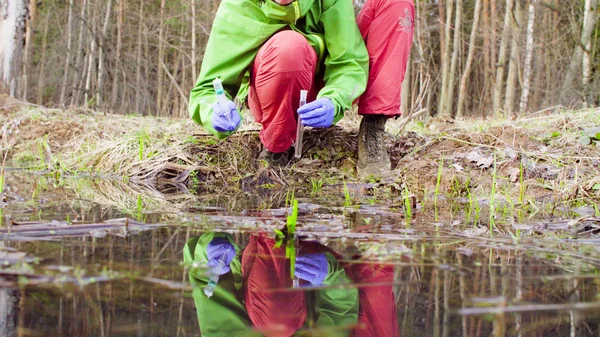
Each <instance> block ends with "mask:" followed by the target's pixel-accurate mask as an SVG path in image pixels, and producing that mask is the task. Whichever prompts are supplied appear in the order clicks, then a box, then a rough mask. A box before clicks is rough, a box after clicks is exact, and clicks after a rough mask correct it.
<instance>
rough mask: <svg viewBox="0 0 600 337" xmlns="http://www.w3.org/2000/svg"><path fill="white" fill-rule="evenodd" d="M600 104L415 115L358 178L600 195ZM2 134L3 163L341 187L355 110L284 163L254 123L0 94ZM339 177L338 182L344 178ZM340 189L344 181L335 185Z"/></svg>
mask: <svg viewBox="0 0 600 337" xmlns="http://www.w3.org/2000/svg"><path fill="white" fill-rule="evenodd" d="M598 112H599V111H598V110H585V111H559V110H549V111H545V112H542V113H539V114H536V115H532V116H529V117H527V118H523V119H520V120H516V121H487V120H469V121H460V122H456V123H453V124H449V123H445V122H437V121H435V120H430V121H428V122H416V123H412V124H411V125H410V126H409V128H408V130H407V131H405V132H403V133H402V134H399V135H398V134H394V132H395V131H394V129H395V124H394V122H391V123H388V131H390V132H389V133H388V135H387V139H386V144H387V146H388V149H389V151H390V154H391V159H392V165H393V167H394V171H392V172H391V173H390V175H388V176H386V177H383V178H382V179H372V180H371V181H368V182H366V184H364V185H360V187H358V189H359V190H360V191H359V192H360V193H357V194H358V195H361V196H362V197H363V198H364V199H368V198H378V199H384V200H392V201H393V200H399V201H401V200H402V199H406V198H412V199H417V200H422V199H428V198H430V199H433V198H437V197H438V196H443V197H444V198H450V199H453V200H459V201H460V200H462V201H463V202H472V201H471V200H472V199H473V198H478V199H482V198H483V199H488V200H489V201H490V202H492V203H493V202H496V201H498V200H500V201H502V202H504V203H510V204H513V205H526V204H528V203H535V202H538V201H540V200H544V201H545V202H551V203H554V204H555V206H560V205H561V204H562V203H567V205H568V206H582V205H594V204H596V203H597V202H598V201H600V178H599V177H598V176H599V175H598V165H599V164H600V154H599V152H600V151H599V149H600V147H599V146H598V141H597V140H596V139H595V138H594V137H591V138H589V137H588V138H589V142H588V143H587V144H586V142H585V140H582V139H583V138H584V136H585V135H586V132H588V133H589V130H590V128H592V127H595V126H598V125H600V117H599V115H600V114H599V113H598ZM0 122H1V124H2V130H1V131H2V132H1V134H0V144H2V152H3V155H6V158H7V164H6V165H7V166H8V167H20V168H26V169H29V170H34V171H41V172H46V173H52V174H54V175H59V176H60V175H78V174H82V173H85V174H90V175H109V176H112V177H115V178H116V179H117V180H122V181H123V182H124V183H135V184H137V185H143V186H149V187H150V188H151V189H152V190H156V191H158V192H162V193H168V192H169V191H180V192H181V191H183V192H185V193H188V192H189V193H200V194H201V193H203V192H205V191H214V190H215V189H218V190H220V191H223V190H225V191H230V192H239V191H249V190H252V191H255V190H256V189H259V190H260V189H263V190H273V189H277V188H285V189H288V188H289V187H294V188H296V189H299V190H305V191H308V192H311V193H319V192H320V191H321V190H322V189H323V188H324V187H325V188H331V187H333V188H334V189H335V188H336V186H337V188H338V189H339V190H347V188H348V184H353V183H361V184H362V183H365V182H359V181H358V180H357V178H356V174H355V168H354V167H355V162H356V147H357V141H356V133H357V118H356V116H349V117H348V118H347V120H346V121H345V122H344V123H343V126H341V127H340V126H337V127H334V128H331V129H328V130H326V131H324V130H309V131H308V132H307V134H306V136H305V145H304V156H303V158H302V159H301V160H298V161H293V162H292V163H290V165H289V166H287V167H285V168H279V167H268V166H267V165H266V164H265V163H264V162H259V161H257V160H255V158H256V157H257V155H258V152H259V150H260V142H259V139H258V129H257V125H254V124H248V125H245V126H244V127H243V128H242V130H241V131H240V132H238V133H237V134H236V135H234V136H232V137H229V138H228V139H226V140H224V141H218V140H216V139H215V138H213V137H212V136H210V135H207V134H206V133H204V132H203V130H202V129H201V128H200V127H198V126H196V125H194V124H193V123H192V122H191V121H189V120H178V119H167V118H152V117H139V116H117V115H105V114H99V113H94V112H84V111H61V110H55V109H46V108H40V107H32V106H28V105H24V104H22V103H19V102H15V101H10V100H7V99H6V98H4V99H0ZM344 186H345V187H344ZM342 192H343V191H342Z"/></svg>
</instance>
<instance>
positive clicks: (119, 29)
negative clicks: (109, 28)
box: [110, 0, 125, 109]
mask: <svg viewBox="0 0 600 337" xmlns="http://www.w3.org/2000/svg"><path fill="white" fill-rule="evenodd" d="M117 1H118V2H119V9H118V10H117V47H116V51H115V58H116V62H115V64H116V67H115V69H114V70H113V71H114V72H115V74H114V76H113V83H112V94H111V100H110V105H111V107H112V108H113V109H114V107H115V104H116V103H117V98H118V95H119V89H118V88H119V74H120V72H121V68H122V63H121V48H122V46H123V12H124V7H123V3H124V2H125V0H117Z"/></svg>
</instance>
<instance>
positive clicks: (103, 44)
mask: <svg viewBox="0 0 600 337" xmlns="http://www.w3.org/2000/svg"><path fill="white" fill-rule="evenodd" d="M111 11H112V0H108V4H107V5H106V16H105V17H104V25H103V26H102V36H100V49H99V55H98V85H97V86H96V99H97V101H98V107H102V105H103V99H102V95H103V94H104V93H103V89H104V88H103V87H104V54H105V48H106V41H107V40H106V34H108V25H109V23H110V13H111Z"/></svg>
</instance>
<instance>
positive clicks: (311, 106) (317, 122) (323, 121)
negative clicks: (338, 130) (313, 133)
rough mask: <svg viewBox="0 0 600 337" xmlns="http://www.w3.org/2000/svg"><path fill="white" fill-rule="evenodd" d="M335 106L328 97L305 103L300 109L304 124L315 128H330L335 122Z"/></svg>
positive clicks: (299, 113)
mask: <svg viewBox="0 0 600 337" xmlns="http://www.w3.org/2000/svg"><path fill="white" fill-rule="evenodd" d="M334 114H335V106H334V105H333V102H331V100H330V99H329V98H327V97H324V98H319V99H318V100H316V101H313V102H310V103H308V104H305V105H303V106H301V107H300V109H298V115H300V118H301V119H302V124H303V125H306V126H312V127H315V128H328V127H330V126H331V124H333V115H334Z"/></svg>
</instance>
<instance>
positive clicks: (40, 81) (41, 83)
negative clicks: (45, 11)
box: [36, 16, 50, 104]
mask: <svg viewBox="0 0 600 337" xmlns="http://www.w3.org/2000/svg"><path fill="white" fill-rule="evenodd" d="M44 21H45V23H44V36H43V38H42V55H41V56H40V69H39V73H38V83H37V84H38V88H37V89H38V90H37V100H36V102H37V104H42V103H43V102H42V101H43V99H44V88H45V86H46V85H45V83H44V80H45V78H46V77H45V75H44V69H45V67H46V46H47V44H48V25H49V23H48V21H50V17H49V16H46V20H44Z"/></svg>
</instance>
